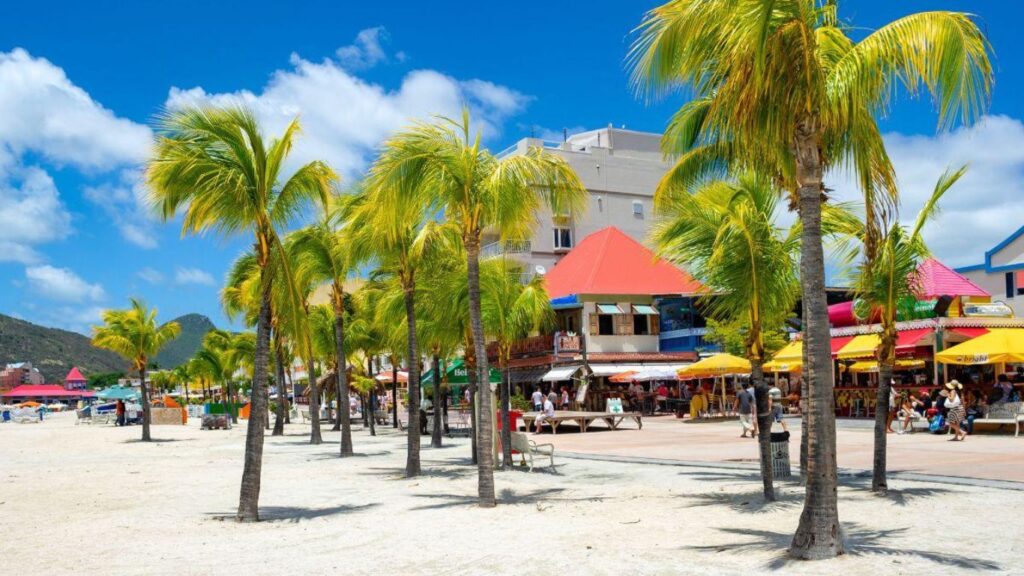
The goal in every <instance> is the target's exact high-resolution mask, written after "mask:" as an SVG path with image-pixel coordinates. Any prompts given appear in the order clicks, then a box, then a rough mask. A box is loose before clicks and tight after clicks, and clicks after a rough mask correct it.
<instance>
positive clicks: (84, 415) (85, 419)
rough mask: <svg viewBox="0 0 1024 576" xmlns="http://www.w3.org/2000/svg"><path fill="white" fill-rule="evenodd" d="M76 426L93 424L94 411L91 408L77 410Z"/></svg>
mask: <svg viewBox="0 0 1024 576" xmlns="http://www.w3.org/2000/svg"><path fill="white" fill-rule="evenodd" d="M75 416H76V419H75V426H78V425H79V424H92V411H91V410H89V408H82V409H81V410H75Z"/></svg>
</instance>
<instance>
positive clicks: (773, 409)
mask: <svg viewBox="0 0 1024 576" xmlns="http://www.w3.org/2000/svg"><path fill="white" fill-rule="evenodd" d="M768 412H769V413H771V415H772V423H773V425H774V424H779V425H781V426H782V431H783V432H789V428H788V427H787V426H786V422H785V421H784V420H783V419H782V416H783V412H784V411H783V407H782V390H781V389H779V388H778V387H776V386H772V387H771V389H770V390H768Z"/></svg>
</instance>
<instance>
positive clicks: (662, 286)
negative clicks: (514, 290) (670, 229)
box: [544, 226, 702, 298]
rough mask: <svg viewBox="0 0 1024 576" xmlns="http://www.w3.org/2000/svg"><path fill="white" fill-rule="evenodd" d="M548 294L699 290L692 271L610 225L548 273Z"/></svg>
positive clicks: (690, 291) (649, 293)
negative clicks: (685, 270)
mask: <svg viewBox="0 0 1024 576" xmlns="http://www.w3.org/2000/svg"><path fill="white" fill-rule="evenodd" d="M544 283H545V286H546V287H547V291H548V296H549V297H551V298H561V297H563V296H568V295H570V294H641V295H657V294H696V293H698V292H700V291H701V290H702V286H701V284H700V282H697V281H696V280H694V279H693V277H691V276H690V275H689V274H687V273H686V272H684V271H682V270H680V269H679V268H676V267H675V266H673V265H672V264H671V263H669V262H668V261H667V260H663V259H661V258H658V257H657V256H655V255H654V253H653V252H651V251H650V250H648V249H647V248H645V247H644V246H643V245H642V244H640V243H639V242H637V241H636V240H634V239H632V238H630V237H629V236H627V235H626V234H625V233H624V232H622V231H621V230H619V229H618V228H615V227H614V226H609V227H607V228H602V229H601V230H598V231H597V232H594V233H593V234H591V235H590V236H587V237H586V238H584V239H583V241H582V242H580V243H579V244H577V245H576V247H575V248H573V249H572V251H571V252H569V253H568V254H566V255H565V257H564V258H562V259H561V260H560V261H559V262H558V264H556V265H555V267H554V268H552V269H551V271H550V272H548V273H547V275H546V276H545V277H544Z"/></svg>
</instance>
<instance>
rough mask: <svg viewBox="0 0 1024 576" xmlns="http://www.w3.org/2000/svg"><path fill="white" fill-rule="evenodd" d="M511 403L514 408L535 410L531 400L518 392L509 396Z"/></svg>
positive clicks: (522, 410) (523, 410)
mask: <svg viewBox="0 0 1024 576" xmlns="http://www.w3.org/2000/svg"><path fill="white" fill-rule="evenodd" d="M509 403H510V404H511V405H512V410H519V411H520V412H529V411H530V410H533V406H531V405H530V400H529V399H527V398H524V397H522V396H520V395H518V394H513V395H512V397H511V398H509Z"/></svg>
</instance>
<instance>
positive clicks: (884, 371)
mask: <svg viewBox="0 0 1024 576" xmlns="http://www.w3.org/2000/svg"><path fill="white" fill-rule="evenodd" d="M892 331H893V332H895V327H894V328H893V330H892ZM886 332H888V329H887V330H886ZM895 348H896V335H895V334H884V335H883V336H882V349H881V350H879V354H878V397H877V401H876V404H875V457H874V460H875V461H874V466H872V471H871V491H872V492H886V491H887V490H889V484H888V482H887V481H886V478H885V476H886V449H887V448H886V443H887V442H888V436H887V434H888V428H889V394H890V392H889V390H890V389H891V388H892V384H891V381H892V372H893V364H894V363H895V361H896V358H895V355H896V351H895ZM897 408H899V406H897Z"/></svg>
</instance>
